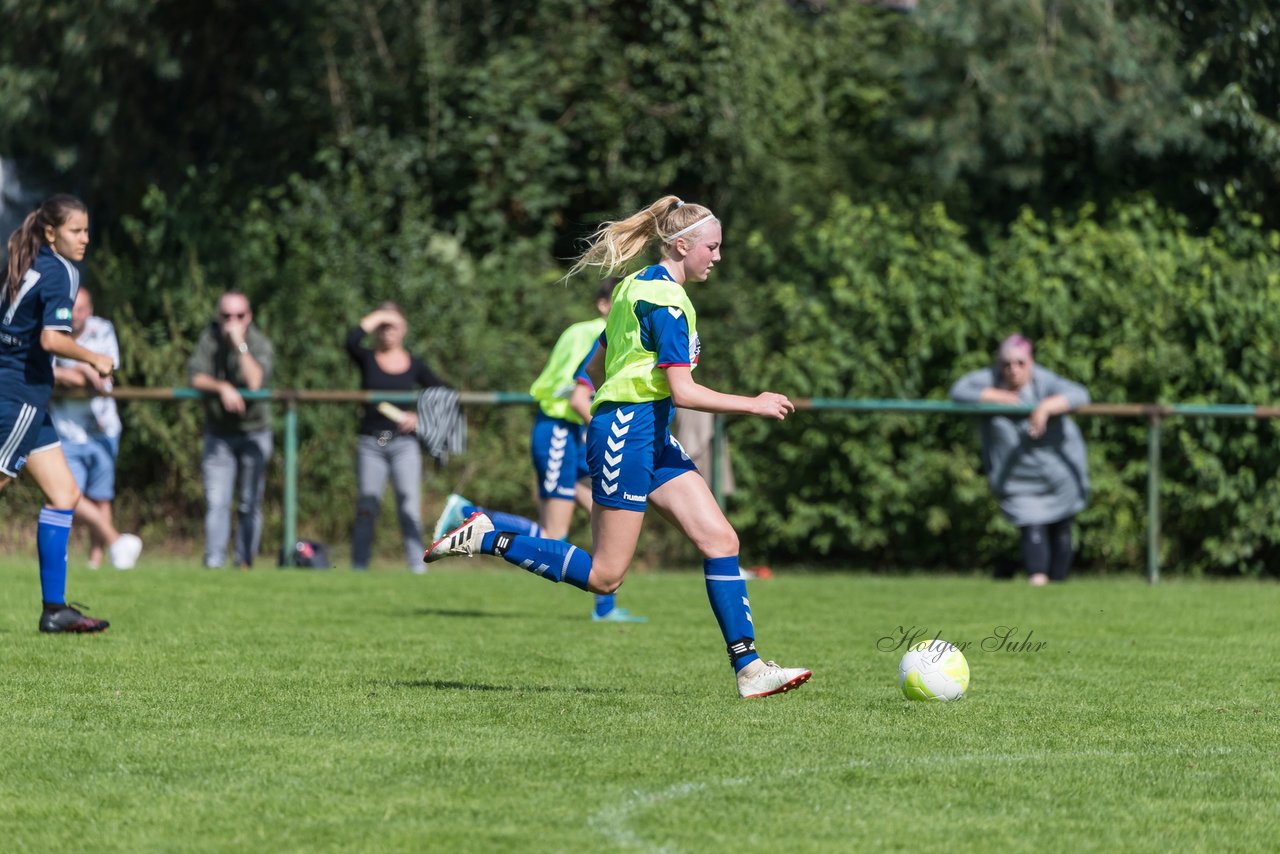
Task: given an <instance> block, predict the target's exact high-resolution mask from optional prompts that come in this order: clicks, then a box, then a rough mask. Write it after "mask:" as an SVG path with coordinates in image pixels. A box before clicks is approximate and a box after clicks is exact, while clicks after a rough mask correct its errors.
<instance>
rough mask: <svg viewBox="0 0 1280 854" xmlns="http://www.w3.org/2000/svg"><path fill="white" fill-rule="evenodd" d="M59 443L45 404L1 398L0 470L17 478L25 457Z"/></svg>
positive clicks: (54, 446) (25, 461)
mask: <svg viewBox="0 0 1280 854" xmlns="http://www.w3.org/2000/svg"><path fill="white" fill-rule="evenodd" d="M58 445H59V441H58V431H57V430H55V429H54V427H53V418H52V417H50V415H49V409H48V407H45V406H35V405H33V404H30V403H22V402H21V401H17V400H0V473H2V474H7V475H8V476H9V477H17V476H18V472H19V471H20V470H21V469H22V467H23V466H24V465H26V463H27V457H28V456H30V455H31V454H34V453H36V452H38V451H44V450H48V449H49V448H56V447H58Z"/></svg>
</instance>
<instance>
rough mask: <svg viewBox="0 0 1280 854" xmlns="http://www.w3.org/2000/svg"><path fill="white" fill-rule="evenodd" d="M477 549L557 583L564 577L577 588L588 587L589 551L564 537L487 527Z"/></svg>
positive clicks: (584, 588) (564, 579) (589, 571)
mask: <svg viewBox="0 0 1280 854" xmlns="http://www.w3.org/2000/svg"><path fill="white" fill-rule="evenodd" d="M480 551H482V552H484V553H485V554H487V555H497V556H498V557H500V558H502V559H503V560H505V561H506V562H507V563H510V564H514V565H515V566H518V567H520V568H521V569H527V570H529V571H530V572H532V573H533V574H534V575H541V576H542V577H543V578H545V579H547V580H549V581H554V582H556V583H557V584H558V583H560V582H561V581H567V582H569V583H570V584H572V585H573V586H574V587H577V588H578V589H579V590H586V589H587V579H588V578H589V577H590V576H591V555H589V554H587V553H586V552H585V551H583V550H582V549H580V548H578V547H577V546H575V545H573V544H572V543H568V542H565V541H564V540H549V539H547V538H545V537H526V536H522V535H520V534H513V533H511V532H510V531H490V532H489V533H487V534H485V535H484V539H483V540H481V541H480Z"/></svg>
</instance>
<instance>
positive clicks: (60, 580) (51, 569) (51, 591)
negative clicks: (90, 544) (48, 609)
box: [36, 507, 75, 605]
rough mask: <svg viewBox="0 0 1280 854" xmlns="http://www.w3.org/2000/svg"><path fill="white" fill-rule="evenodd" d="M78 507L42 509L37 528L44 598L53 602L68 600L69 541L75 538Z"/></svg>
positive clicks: (41, 593)
mask: <svg viewBox="0 0 1280 854" xmlns="http://www.w3.org/2000/svg"><path fill="white" fill-rule="evenodd" d="M74 515H75V511H74V510H55V509H54V508H52V507H42V508H40V524H39V525H38V526H37V527H36V554H37V555H39V558H40V598H41V599H43V600H44V601H45V603H46V604H49V605H61V604H64V603H65V602H66V601H67V541H68V540H70V539H71V518H72V517H73V516H74Z"/></svg>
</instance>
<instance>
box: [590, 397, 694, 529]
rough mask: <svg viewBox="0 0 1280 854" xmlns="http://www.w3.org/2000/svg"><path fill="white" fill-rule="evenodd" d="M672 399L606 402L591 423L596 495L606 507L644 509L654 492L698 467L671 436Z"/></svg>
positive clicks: (597, 499) (598, 501)
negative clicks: (642, 401)
mask: <svg viewBox="0 0 1280 854" xmlns="http://www.w3.org/2000/svg"><path fill="white" fill-rule="evenodd" d="M673 412H674V408H673V406H672V404H671V398H665V399H664V400H659V401H656V402H652V403H621V404H612V403H610V404H605V405H604V406H601V407H600V409H599V410H597V412H596V414H595V417H593V418H592V419H591V425H590V426H589V427H588V428H587V465H588V467H589V468H590V469H591V498H592V499H593V500H594V501H595V502H596V503H598V504H600V505H601V506H603V507H614V508H618V509H621V510H636V511H639V512H641V513H643V512H644V509H645V507H647V506H648V502H649V493H651V492H653V491H654V490H655V489H657V488H658V487H660V486H662V484H664V483H666V482H667V481H669V480H671V479H672V478H675V477H678V476H680V475H682V474H684V473H685V472H689V471H697V470H698V467H697V466H695V465H694V464H693V460H691V459H689V455H688V454H686V453H685V452H684V448H682V447H680V443H679V442H677V441H676V439H675V437H674V436H672V435H671V430H670V425H671V415H672V413H673Z"/></svg>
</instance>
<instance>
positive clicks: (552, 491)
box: [529, 411, 589, 501]
mask: <svg viewBox="0 0 1280 854" xmlns="http://www.w3.org/2000/svg"><path fill="white" fill-rule="evenodd" d="M584 432H585V431H584V430H583V429H582V425H581V424H574V423H573V422H572V421H565V420H563V419H561V418H549V417H547V416H546V415H545V414H544V413H543V412H541V411H539V412H538V420H537V421H535V422H533V434H532V435H531V436H530V437H529V453H530V455H531V456H532V457H533V470H534V471H536V472H537V473H538V497H539V498H563V499H565V500H567V501H572V500H573V499H574V494H575V493H574V485H575V484H577V482H578V481H580V480H582V479H583V478H584V477H586V476H587V475H588V473H589V472H588V471H587V448H586V441H585V438H584V436H583V433H584Z"/></svg>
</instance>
